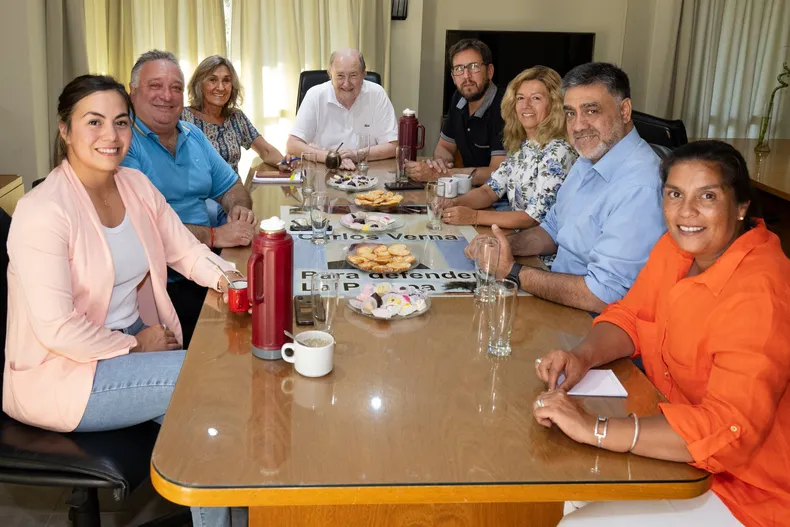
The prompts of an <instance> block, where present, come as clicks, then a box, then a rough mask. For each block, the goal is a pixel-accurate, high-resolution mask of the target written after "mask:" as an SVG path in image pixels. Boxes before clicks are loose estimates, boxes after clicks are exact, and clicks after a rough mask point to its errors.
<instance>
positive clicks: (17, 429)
mask: <svg viewBox="0 0 790 527" xmlns="http://www.w3.org/2000/svg"><path fill="white" fill-rule="evenodd" d="M10 225H11V217H10V216H9V215H8V213H6V212H5V211H4V210H2V209H0V243H2V247H3V248H2V250H0V364H5V334H6V313H7V310H8V283H7V278H6V267H7V266H8V252H7V251H6V249H5V247H6V241H7V239H8V229H9V227H10ZM0 383H2V370H0ZM0 402H2V392H0ZM158 433H159V425H157V424H156V423H154V422H148V423H143V424H141V425H138V426H134V427H131V428H125V429H123V430H115V431H112V432H96V433H81V434H78V433H69V434H61V433H58V432H51V431H49V430H42V429H40V428H35V427H32V426H28V425H25V424H22V423H19V422H17V421H15V420H13V419H11V418H10V417H8V416H7V415H6V414H5V413H2V412H0V482H2V483H13V484H16V485H33V486H39V487H40V486H46V487H72V488H73V491H72V493H71V496H70V497H69V499H68V501H67V503H68V505H69V519H70V520H71V524H72V526H73V527H100V526H101V517H100V515H99V496H98V489H102V488H103V489H115V496H116V498H118V499H123V498H125V497H127V496H128V495H129V494H130V493H131V492H132V490H134V489H135V488H136V487H137V486H138V485H140V483H142V482H143V481H145V479H146V478H147V477H148V474H149V470H150V462H151V451H152V450H153V448H154V442H155V441H156V436H157V434H158ZM189 525H192V521H191V518H190V514H189V509H186V508H184V509H182V510H179V511H177V512H175V513H172V514H170V515H168V516H165V517H163V518H159V519H157V520H154V521H152V522H149V523H147V524H146V526H148V527H154V526H157V527H176V526H177V527H182V526H189Z"/></svg>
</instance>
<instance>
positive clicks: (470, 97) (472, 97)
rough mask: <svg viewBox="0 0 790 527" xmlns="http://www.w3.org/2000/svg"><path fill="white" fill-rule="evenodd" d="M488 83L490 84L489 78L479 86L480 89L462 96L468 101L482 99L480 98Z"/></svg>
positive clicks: (486, 89) (484, 92)
mask: <svg viewBox="0 0 790 527" xmlns="http://www.w3.org/2000/svg"><path fill="white" fill-rule="evenodd" d="M490 84H491V79H486V82H485V84H483V86H482V87H481V88H480V90H479V91H476V92H475V93H473V94H471V95H464V98H465V99H466V100H467V101H469V102H476V101H479V100H480V99H482V98H483V96H484V95H485V94H486V92H487V91H488V86H489V85H490Z"/></svg>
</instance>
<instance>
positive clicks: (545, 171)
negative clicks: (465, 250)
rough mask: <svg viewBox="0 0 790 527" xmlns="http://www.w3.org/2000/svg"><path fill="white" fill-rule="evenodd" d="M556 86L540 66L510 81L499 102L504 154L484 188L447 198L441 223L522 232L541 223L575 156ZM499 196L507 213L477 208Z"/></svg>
mask: <svg viewBox="0 0 790 527" xmlns="http://www.w3.org/2000/svg"><path fill="white" fill-rule="evenodd" d="M561 83H562V79H561V78H560V76H559V74H558V73H557V72H556V71H554V70H553V69H551V68H547V67H545V66H535V67H534V68H529V69H527V70H524V71H522V72H521V73H519V74H518V76H517V77H516V78H515V79H513V80H512V81H510V84H508V85H507V90H506V91H505V95H504V97H503V98H502V118H503V119H504V120H505V130H504V144H505V148H506V149H507V151H508V156H507V157H506V158H505V160H504V161H503V162H502V164H501V165H499V168H498V169H496V170H495V171H494V173H493V174H491V179H489V180H488V182H487V183H486V184H485V185H483V186H482V187H479V188H476V189H473V190H471V191H470V192H467V193H466V194H464V195H463V196H459V197H457V198H455V199H452V200H450V203H449V204H448V207H447V208H445V210H444V214H443V216H442V219H443V220H444V222H445V223H449V224H453V225H493V224H497V225H498V226H499V227H503V228H508V229H526V228H528V227H532V226H533V225H537V224H539V223H540V222H541V221H543V218H544V217H545V216H546V213H547V212H548V211H549V209H550V208H551V207H552V205H554V201H555V199H556V196H557V191H558V190H559V189H560V185H562V182H563V181H565V176H567V175H568V172H569V171H570V169H571V166H573V163H574V162H576V158H577V157H578V155H577V154H576V151H575V150H574V149H573V147H572V146H571V145H570V143H568V140H567V137H568V135H567V130H566V127H565V116H564V114H563V111H562V91H561V88H560V86H561ZM505 195H507V198H508V201H509V202H510V209H511V210H510V211H502V212H498V211H488V210H482V209H488V208H489V207H491V205H493V204H494V202H495V201H496V200H497V199H499V198H501V197H503V196H505Z"/></svg>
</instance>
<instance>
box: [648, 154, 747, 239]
mask: <svg viewBox="0 0 790 527" xmlns="http://www.w3.org/2000/svg"><path fill="white" fill-rule="evenodd" d="M687 161H700V162H703V163H709V164H711V165H714V166H715V167H716V168H717V169H718V171H719V174H720V175H721V180H722V183H723V184H724V185H725V186H726V187H729V188H731V189H732V191H733V193H734V194H735V201H736V203H738V204H741V203H746V202H747V201H748V202H750V204H749V209H748V210H747V211H746V215H745V216H744V218H743V224H744V226H745V228H746V229H749V228H750V227H751V226H752V220H753V219H754V218H762V216H763V215H762V210H761V208H760V203H759V200H758V197H757V193H756V192H755V189H754V186H752V180H751V178H750V177H749V168H748V167H747V166H746V160H745V159H744V158H743V156H742V155H741V153H740V152H738V151H737V150H736V149H735V148H734V147H733V146H732V145H730V144H728V143H725V142H723V141H714V140H705V141H692V142H691V143H687V144H685V145H683V146H680V147H678V148H676V149H675V150H674V151H673V152H672V153H671V154H670V155H669V156H667V157H666V158H665V159H664V160H663V161H662V163H661V182H662V183H663V184H664V185H666V183H667V177H669V172H670V170H672V167H674V166H675V165H677V164H679V163H685V162H687Z"/></svg>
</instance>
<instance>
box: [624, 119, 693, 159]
mask: <svg viewBox="0 0 790 527" xmlns="http://www.w3.org/2000/svg"><path fill="white" fill-rule="evenodd" d="M631 118H632V119H633V120H634V126H636V131H637V132H639V135H640V136H642V139H644V140H645V141H647V142H648V143H650V146H652V147H653V150H654V151H655V152H656V154H658V156H659V157H660V158H662V159H663V158H665V157H666V156H667V155H669V154H670V153H671V152H672V150H674V149H675V148H677V147H679V146H683V145H685V144H686V143H688V142H689V140H688V137H687V136H686V127H685V125H684V124H683V121H681V120H679V119H678V120H669V119H661V118H660V117H654V116H652V115H648V114H646V113H642V112H637V111H632V112H631Z"/></svg>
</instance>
